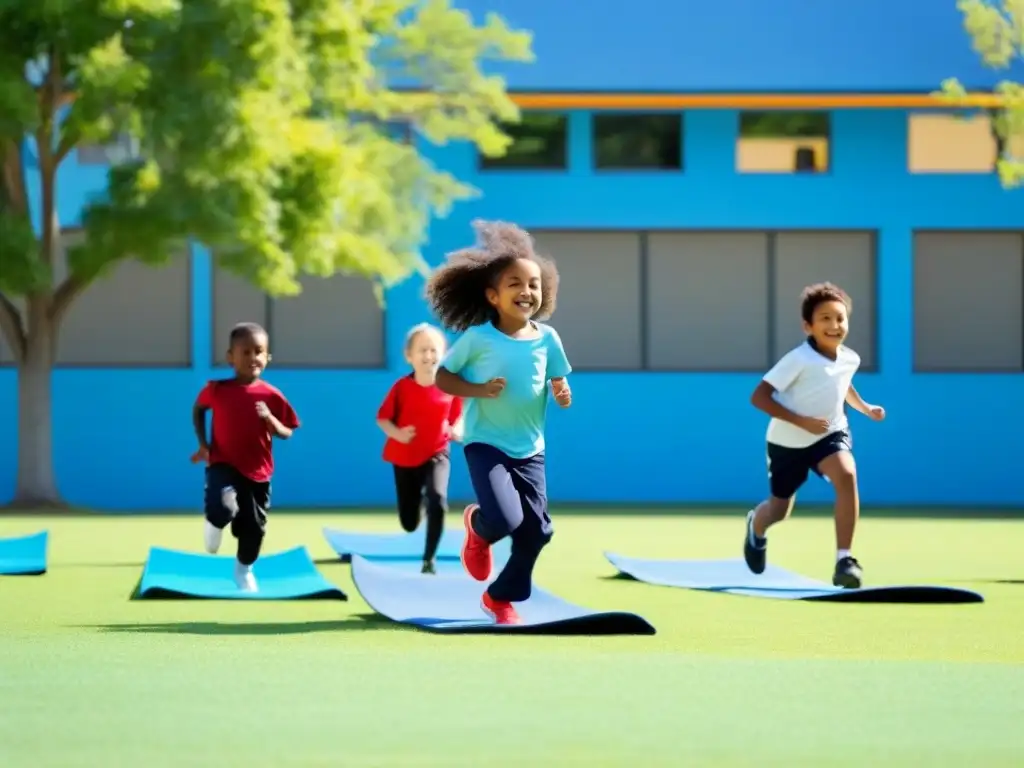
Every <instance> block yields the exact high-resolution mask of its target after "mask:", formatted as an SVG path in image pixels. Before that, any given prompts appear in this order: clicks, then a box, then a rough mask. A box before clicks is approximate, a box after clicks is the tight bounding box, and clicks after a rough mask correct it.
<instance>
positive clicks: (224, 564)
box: [133, 547, 348, 600]
mask: <svg viewBox="0 0 1024 768" xmlns="http://www.w3.org/2000/svg"><path fill="white" fill-rule="evenodd" d="M234 572H235V558H234V557H225V556H219V555H206V554H199V553H195V552H180V551H176V550H172V549H161V548H160V547H152V548H151V549H150V550H149V557H148V558H147V559H146V565H145V567H144V568H143V570H142V578H141V579H140V581H139V585H138V586H137V587H136V590H135V594H134V595H133V596H134V597H135V598H137V599H150V600H151V599H179V600H180V599H190V598H191V599H206V600H318V599H319V600H330V599H333V600H347V599H348V597H347V596H346V595H345V593H344V592H342V591H341V590H340V589H338V588H337V587H336V586H334V585H333V584H331V583H330V582H329V581H327V579H325V578H324V577H323V576H322V575H321V573H320V572H319V571H318V570H317V569H316V566H315V565H314V564H313V561H312V559H311V558H310V556H309V552H308V551H306V548H305V547H295V548H294V549H289V550H286V551H284V552H275V553H274V554H270V555H263V556H262V557H260V559H259V560H257V561H256V563H255V564H254V565H253V568H252V572H253V575H254V576H255V577H256V584H257V587H258V588H257V590H256V591H255V592H243V591H241V590H240V589H239V588H238V586H237V585H236V584H235V578H234Z"/></svg>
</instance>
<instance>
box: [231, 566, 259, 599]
mask: <svg viewBox="0 0 1024 768" xmlns="http://www.w3.org/2000/svg"><path fill="white" fill-rule="evenodd" d="M235 583H236V584H237V585H238V588H239V589H240V590H242V591H243V592H255V591H256V577H255V576H253V575H252V566H251V565H242V564H241V563H239V562H237V561H236V562H235Z"/></svg>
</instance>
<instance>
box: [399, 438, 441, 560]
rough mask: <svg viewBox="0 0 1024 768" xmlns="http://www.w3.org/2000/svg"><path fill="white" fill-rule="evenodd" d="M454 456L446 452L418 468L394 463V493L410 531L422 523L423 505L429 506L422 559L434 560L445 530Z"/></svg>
mask: <svg viewBox="0 0 1024 768" xmlns="http://www.w3.org/2000/svg"><path fill="white" fill-rule="evenodd" d="M451 471H452V465H451V459H450V457H449V455H448V452H447V451H442V452H441V453H439V454H437V455H436V456H432V457H431V458H430V459H429V460H427V461H425V462H424V463H423V464H420V465H419V466H418V467H399V466H397V465H396V466H395V492H396V494H397V496H398V519H399V521H400V522H401V523H402V528H404V529H405V530H406V531H408V532H409V533H412V532H413V531H415V530H416V529H417V528H418V527H419V524H420V508H421V507H422V506H423V501H424V499H425V500H426V502H427V503H426V507H427V540H426V545H425V546H424V548H423V559H424V561H426V560H433V559H434V555H436V554H437V545H438V543H440V541H441V534H442V533H443V532H444V516H445V515H446V514H447V513H448V478H449V476H450V475H451Z"/></svg>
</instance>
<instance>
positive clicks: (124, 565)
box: [50, 562, 146, 569]
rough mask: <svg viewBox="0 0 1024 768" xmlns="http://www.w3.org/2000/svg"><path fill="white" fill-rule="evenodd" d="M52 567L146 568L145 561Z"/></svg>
mask: <svg viewBox="0 0 1024 768" xmlns="http://www.w3.org/2000/svg"><path fill="white" fill-rule="evenodd" d="M50 567H51V568H139V569H142V568H145V567H146V564H145V563H140V562H113V563H84V562H83V563H55V564H54V565H51V566H50Z"/></svg>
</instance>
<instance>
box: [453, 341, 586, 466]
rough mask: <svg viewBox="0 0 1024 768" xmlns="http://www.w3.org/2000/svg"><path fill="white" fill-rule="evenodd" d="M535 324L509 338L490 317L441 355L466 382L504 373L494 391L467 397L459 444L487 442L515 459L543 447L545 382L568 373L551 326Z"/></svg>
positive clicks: (546, 403) (546, 396) (540, 449)
mask: <svg viewBox="0 0 1024 768" xmlns="http://www.w3.org/2000/svg"><path fill="white" fill-rule="evenodd" d="M534 325H536V326H537V328H538V330H539V331H540V334H539V335H538V336H537V337H536V338H533V339H514V338H512V337H511V336H508V335H507V334H504V333H502V332H501V331H499V330H498V329H497V328H495V327H494V325H492V324H491V323H485V324H483V325H475V326H473V327H472V328H470V329H469V330H467V331H466V332H465V333H464V334H462V337H461V338H460V339H459V340H458V341H456V342H455V343H454V344H453V345H452V347H451V349H449V350H448V354H446V355H445V357H444V359H443V360H442V361H441V366H442V367H443V368H445V369H446V370H448V371H450V372H452V373H455V374H458V375H459V376H461V377H462V378H463V379H465V380H466V381H468V382H470V383H471V384H485V383H486V382H488V381H490V380H491V379H493V378H497V377H502V378H504V379H505V389H503V390H502V391H501V394H500V395H498V396H497V397H493V398H485V397H468V398H466V400H465V408H464V411H463V412H464V414H465V416H464V419H465V422H464V423H465V428H464V437H463V442H464V444H466V445H468V444H469V443H486V444H487V445H492V446H494V447H495V448H497V449H498V450H500V451H504V452H505V453H506V454H508V455H509V456H511V457H512V458H514V459H525V458H528V457H530V456H534V455H536V454H538V453H540V452H541V451H543V450H544V421H545V417H546V415H547V407H548V393H549V392H550V390H549V389H548V382H549V381H550V380H551V379H557V378H560V377H562V376H568V375H569V373H570V372H571V371H572V367H571V366H570V365H569V360H568V359H567V358H566V356H565V349H564V348H563V347H562V340H561V339H560V338H559V337H558V333H557V332H556V331H555V329H554V328H552V327H550V326H548V325H544V324H542V323H534Z"/></svg>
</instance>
